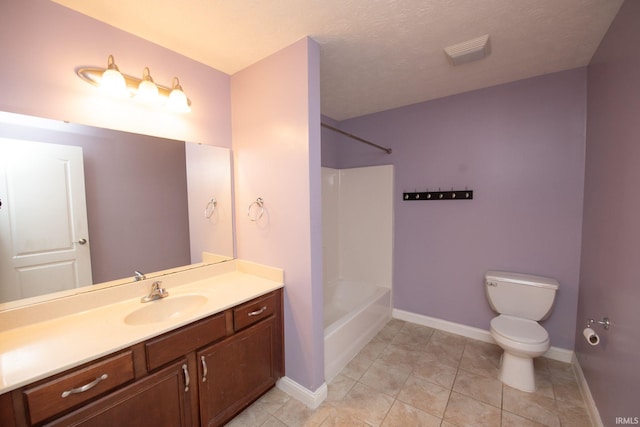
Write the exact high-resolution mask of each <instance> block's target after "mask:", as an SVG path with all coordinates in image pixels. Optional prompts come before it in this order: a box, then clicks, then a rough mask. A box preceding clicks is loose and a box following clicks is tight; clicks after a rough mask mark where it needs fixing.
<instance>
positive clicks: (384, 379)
mask: <svg viewBox="0 0 640 427" xmlns="http://www.w3.org/2000/svg"><path fill="white" fill-rule="evenodd" d="M410 373H411V370H407V369H404V368H396V367H394V366H393V365H389V364H387V363H385V362H384V361H382V360H376V361H375V362H373V364H372V365H371V367H370V368H369V369H367V371H366V372H365V373H364V374H363V375H362V377H360V379H359V380H358V381H359V382H361V383H362V384H365V385H367V386H369V387H371V388H373V389H375V390H377V391H379V392H381V393H385V394H388V395H389V396H393V397H395V396H397V395H398V393H399V392H400V390H401V389H402V386H404V383H405V381H407V378H408V377H409V374H410Z"/></svg>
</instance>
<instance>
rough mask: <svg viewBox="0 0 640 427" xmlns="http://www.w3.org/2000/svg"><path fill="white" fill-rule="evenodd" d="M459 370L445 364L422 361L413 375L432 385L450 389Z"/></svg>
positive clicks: (427, 360)
mask: <svg viewBox="0 0 640 427" xmlns="http://www.w3.org/2000/svg"><path fill="white" fill-rule="evenodd" d="M456 371H457V369H456V368H454V367H452V366H449V365H446V364H444V363H440V362H436V361H433V360H429V359H421V360H419V361H418V362H417V363H416V366H415V367H414V368H413V374H414V375H415V376H417V377H419V378H422V379H424V380H427V381H431V382H432V383H435V384H438V385H441V386H443V387H446V388H448V389H450V388H451V387H453V381H454V380H455V378H456Z"/></svg>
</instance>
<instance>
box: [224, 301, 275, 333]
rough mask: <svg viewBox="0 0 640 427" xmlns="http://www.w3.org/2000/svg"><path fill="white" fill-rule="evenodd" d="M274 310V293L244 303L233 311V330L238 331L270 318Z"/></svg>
mask: <svg viewBox="0 0 640 427" xmlns="http://www.w3.org/2000/svg"><path fill="white" fill-rule="evenodd" d="M275 310H276V294H275V293H274V292H272V293H270V294H267V295H264V296H262V297H259V298H256V299H254V300H251V301H249V302H246V303H244V304H242V305H240V306H238V307H236V308H234V309H233V329H234V330H235V331H239V330H240V329H244V328H246V327H247V326H250V325H253V324H254V323H256V322H259V321H260V320H262V319H264V318H266V317H269V316H271V315H272V314H273V313H274V312H275Z"/></svg>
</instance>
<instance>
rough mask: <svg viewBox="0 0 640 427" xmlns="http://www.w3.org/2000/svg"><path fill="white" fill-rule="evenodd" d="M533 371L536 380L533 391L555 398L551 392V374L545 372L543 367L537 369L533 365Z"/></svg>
mask: <svg viewBox="0 0 640 427" xmlns="http://www.w3.org/2000/svg"><path fill="white" fill-rule="evenodd" d="M533 369H534V372H535V380H536V391H534V393H536V394H539V395H542V396H545V397H548V398H550V399H553V398H555V395H554V394H553V384H551V375H550V374H549V371H546V372H545V369H541V370H539V368H536V366H535V365H534V367H533Z"/></svg>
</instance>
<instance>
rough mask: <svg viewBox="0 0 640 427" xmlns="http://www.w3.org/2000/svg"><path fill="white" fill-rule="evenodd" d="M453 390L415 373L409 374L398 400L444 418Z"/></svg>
mask: <svg viewBox="0 0 640 427" xmlns="http://www.w3.org/2000/svg"><path fill="white" fill-rule="evenodd" d="M450 394H451V390H449V389H448V388H445V387H442V386H439V385H437V384H434V383H431V382H429V381H426V380H423V379H420V378H418V377H416V376H414V375H411V376H409V378H408V379H407V382H406V383H405V385H404V387H403V388H402V390H401V391H400V394H398V400H400V401H402V402H404V403H407V404H409V405H411V406H413V407H415V408H418V409H420V410H422V411H425V412H428V413H429V414H432V415H435V416H437V417H439V418H442V416H443V415H444V410H445V408H446V407H447V401H448V400H449V395H450Z"/></svg>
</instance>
